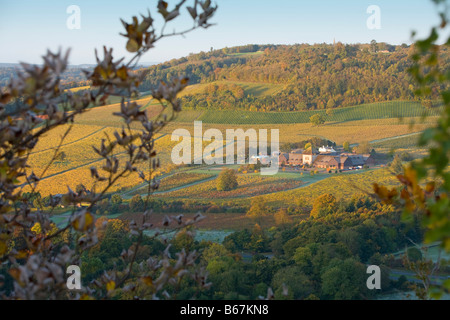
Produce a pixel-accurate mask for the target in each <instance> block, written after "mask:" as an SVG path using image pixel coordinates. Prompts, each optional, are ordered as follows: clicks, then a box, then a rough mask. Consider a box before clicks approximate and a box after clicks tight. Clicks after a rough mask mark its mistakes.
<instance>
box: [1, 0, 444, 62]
mask: <svg viewBox="0 0 450 320" xmlns="http://www.w3.org/2000/svg"><path fill="white" fill-rule="evenodd" d="M168 2H169V4H170V3H172V4H173V3H174V2H173V1H168ZM213 2H214V1H213ZM156 3H157V1H156V0H147V1H142V0H126V1H123V0H122V1H114V0H109V1H107V0H0V43H1V44H2V46H1V50H0V62H10V63H13V62H18V61H27V62H30V63H40V62H41V59H40V58H39V57H40V56H42V54H44V53H45V51H46V49H47V48H50V49H52V50H56V49H57V48H59V47H62V48H68V47H71V48H72V54H71V59H70V63H72V64H81V63H94V62H95V60H94V48H98V49H101V48H102V45H107V46H108V47H113V48H115V52H116V54H115V57H117V58H118V57H122V56H124V55H126V54H127V53H126V51H125V50H124V46H125V38H124V37H121V36H119V32H122V29H123V27H122V25H121V23H120V21H119V18H123V19H124V20H126V21H131V17H132V16H133V15H136V14H138V13H146V11H147V8H150V10H151V12H152V14H153V16H154V17H156V16H157V15H158V13H157V12H156V10H154V8H155V6H156ZM215 3H216V4H218V5H219V9H218V11H217V14H216V16H215V18H214V19H213V22H215V23H217V25H216V26H213V27H211V28H209V29H207V30H197V31H194V32H193V33H190V34H188V35H186V38H180V37H178V38H172V39H165V40H163V41H161V42H160V43H159V44H157V48H156V49H154V50H152V51H150V52H149V53H148V54H147V55H146V56H144V57H143V58H142V60H141V61H143V62H150V61H155V62H162V61H166V60H169V59H172V58H178V57H181V56H186V55H188V54H189V53H191V52H199V51H207V50H209V49H210V48H211V47H213V48H223V47H226V46H228V47H231V46H236V45H244V44H249V43H256V44H294V43H311V44H313V43H323V42H326V43H332V42H333V39H334V38H335V39H336V41H341V42H344V43H368V42H370V41H371V40H372V39H375V40H377V41H378V42H389V43H392V44H401V43H411V37H410V35H411V31H412V30H413V29H414V30H417V31H419V35H422V36H424V35H425V34H427V33H428V32H429V30H430V27H431V26H432V25H435V24H436V23H437V21H438V18H437V14H436V8H435V7H434V5H433V4H432V2H431V1H430V0H395V1H394V0H340V1H337V0H314V1H311V0H310V1H303V0H216V1H215ZM72 4H75V5H78V6H79V7H80V9H81V29H80V30H69V29H68V28H67V27H66V20H67V18H68V17H69V15H68V14H67V13H66V9H67V7H68V6H69V5H72ZM369 5H378V6H379V7H380V9H381V29H380V30H369V29H368V28H367V26H366V21H367V19H368V17H369V14H368V13H366V10H367V7H368V6H369ZM158 21H159V20H158ZM183 23H184V25H185V26H186V25H187V26H191V23H190V21H189V20H188V19H186V20H180V21H179V22H176V23H175V25H173V26H172V25H169V26H168V28H167V30H168V31H171V30H172V29H173V28H175V29H176V30H180V27H181V26H182V25H183Z"/></svg>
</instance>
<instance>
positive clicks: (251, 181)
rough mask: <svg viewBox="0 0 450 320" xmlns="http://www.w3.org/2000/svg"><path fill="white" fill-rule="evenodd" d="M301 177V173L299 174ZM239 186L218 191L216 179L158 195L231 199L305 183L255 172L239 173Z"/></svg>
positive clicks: (271, 191)
mask: <svg viewBox="0 0 450 320" xmlns="http://www.w3.org/2000/svg"><path fill="white" fill-rule="evenodd" d="M298 177H300V175H298ZM237 181H238V188H236V189H234V190H230V191H217V190H216V181H215V180H212V181H207V182H204V183H200V184H197V185H194V186H191V187H189V188H183V189H180V190H176V191H173V192H168V193H164V194H160V195H158V196H159V197H164V198H189V199H202V198H205V199H229V198H248V197H253V196H257V195H262V194H268V193H273V192H280V191H284V190H289V189H292V188H296V187H299V186H301V185H302V184H303V182H302V181H301V180H300V179H286V178H280V177H277V176H261V175H260V174H259V173H255V174H240V175H238V179H237Z"/></svg>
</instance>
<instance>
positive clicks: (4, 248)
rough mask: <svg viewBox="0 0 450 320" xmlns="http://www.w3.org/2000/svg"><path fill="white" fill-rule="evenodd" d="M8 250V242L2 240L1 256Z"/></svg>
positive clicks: (0, 244)
mask: <svg viewBox="0 0 450 320" xmlns="http://www.w3.org/2000/svg"><path fill="white" fill-rule="evenodd" d="M7 250H8V246H7V245H6V242H4V241H0V256H3V255H4V254H5V253H6V251H7Z"/></svg>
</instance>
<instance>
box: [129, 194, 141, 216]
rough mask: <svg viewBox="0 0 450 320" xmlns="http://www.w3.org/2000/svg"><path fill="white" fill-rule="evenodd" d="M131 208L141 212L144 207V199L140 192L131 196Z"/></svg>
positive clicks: (133, 210)
mask: <svg viewBox="0 0 450 320" xmlns="http://www.w3.org/2000/svg"><path fill="white" fill-rule="evenodd" d="M129 206H130V210H131V211H132V212H140V211H142V210H143V209H144V200H142V197H141V195H140V194H136V195H134V196H133V198H131V200H130V204H129Z"/></svg>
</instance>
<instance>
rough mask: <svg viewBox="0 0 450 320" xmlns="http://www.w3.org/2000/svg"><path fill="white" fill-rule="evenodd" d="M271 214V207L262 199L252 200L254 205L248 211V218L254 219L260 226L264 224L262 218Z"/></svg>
mask: <svg viewBox="0 0 450 320" xmlns="http://www.w3.org/2000/svg"><path fill="white" fill-rule="evenodd" d="M269 213H270V209H269V207H268V206H267V205H266V203H265V202H264V201H262V200H261V199H254V200H252V205H251V207H250V209H249V210H248V211H247V214H246V216H247V217H249V218H252V219H254V220H256V221H257V222H258V224H259V225H261V223H262V218H263V217H266V216H268V215H269Z"/></svg>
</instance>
